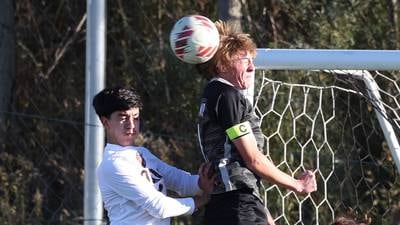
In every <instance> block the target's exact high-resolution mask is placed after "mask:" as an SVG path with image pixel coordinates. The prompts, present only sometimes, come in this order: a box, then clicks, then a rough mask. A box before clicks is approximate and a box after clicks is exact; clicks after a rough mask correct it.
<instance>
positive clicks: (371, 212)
mask: <svg viewBox="0 0 400 225" xmlns="http://www.w3.org/2000/svg"><path fill="white" fill-rule="evenodd" d="M335 67H339V68H340V66H335ZM346 68H353V67H349V66H347V67H346ZM278 69H279V68H278ZM282 69H287V68H282ZM290 69H291V70H277V68H274V70H257V76H256V81H255V91H254V105H255V110H256V113H257V114H258V115H259V116H260V118H261V121H262V122H261V128H262V130H263V134H264V137H265V140H266V145H265V148H264V153H265V155H266V156H267V157H268V158H269V159H270V160H271V161H272V162H274V163H275V165H276V166H277V167H278V168H280V169H281V170H283V171H285V172H287V173H288V174H291V175H292V176H297V175H299V174H301V172H303V171H304V170H306V169H311V170H313V171H314V173H315V176H316V178H317V183H318V191H317V192H315V193H312V194H310V195H307V196H298V195H296V194H295V193H293V192H291V191H288V190H286V189H283V188H280V187H278V186H276V185H273V184H269V183H267V182H265V183H264V184H265V185H264V190H263V193H264V198H265V203H266V206H267V208H268V209H269V211H270V212H271V214H272V216H273V218H274V220H275V223H276V224H290V225H292V224H307V225H309V224H322V225H327V224H330V223H331V222H332V221H333V220H334V219H335V218H336V217H337V216H341V215H345V214H349V213H351V214H353V215H355V216H356V217H358V218H362V219H364V220H366V221H369V222H370V223H371V224H391V223H392V222H393V221H392V214H393V210H394V209H395V208H396V207H398V206H399V205H398V204H399V203H398V200H399V199H400V178H399V170H398V169H399V168H398V166H399V162H398V160H399V154H400V153H399V151H400V149H399V146H398V140H399V134H400V117H399V115H400V88H399V84H400V76H399V74H398V73H397V74H396V73H395V72H388V71H385V72H377V71H375V72H368V71H349V70H315V71H314V70H303V69H302V70H293V68H290ZM310 69H313V68H310ZM328 69H332V67H330V68H328ZM366 81H367V82H366ZM396 164H397V166H396Z"/></svg>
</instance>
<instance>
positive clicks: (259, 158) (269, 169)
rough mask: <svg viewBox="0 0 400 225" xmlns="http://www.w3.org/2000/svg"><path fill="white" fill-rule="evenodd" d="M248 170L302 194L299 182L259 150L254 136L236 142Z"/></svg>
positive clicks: (247, 136)
mask: <svg viewBox="0 0 400 225" xmlns="http://www.w3.org/2000/svg"><path fill="white" fill-rule="evenodd" d="M234 144H235V146H236V147H237V149H238V151H239V152H240V155H241V156H242V158H243V160H244V161H245V163H246V166H247V168H249V169H250V170H251V171H253V172H254V173H255V174H257V175H258V176H259V177H261V178H262V179H264V180H267V181H269V182H271V183H273V184H277V185H279V186H281V187H284V188H288V189H290V190H292V191H295V192H300V191H301V189H302V187H301V185H300V183H299V182H298V180H296V179H294V178H293V177H291V176H289V175H288V174H286V173H284V172H283V171H281V170H279V169H278V168H277V167H276V166H275V165H274V164H273V163H272V162H271V161H269V160H268V159H267V158H266V157H265V156H264V155H263V154H262V153H261V152H260V151H259V150H258V148H257V142H256V140H255V138H254V136H252V135H246V136H244V137H241V138H238V139H237V140H235V141H234Z"/></svg>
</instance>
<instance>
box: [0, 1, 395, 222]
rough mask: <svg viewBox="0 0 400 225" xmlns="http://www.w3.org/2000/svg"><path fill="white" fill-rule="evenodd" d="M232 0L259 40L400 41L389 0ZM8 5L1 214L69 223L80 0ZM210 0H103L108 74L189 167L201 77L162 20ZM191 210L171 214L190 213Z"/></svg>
mask: <svg viewBox="0 0 400 225" xmlns="http://www.w3.org/2000/svg"><path fill="white" fill-rule="evenodd" d="M241 2H242V3H243V5H242V13H243V18H242V27H243V29H244V30H245V31H246V32H248V33H250V34H251V35H252V36H253V37H254V39H255V41H256V42H257V44H258V46H259V47H263V48H264V47H274V48H345V49H353V48H354V49H368V48H370V49H393V48H395V47H396V46H399V43H400V40H399V39H398V37H399V36H400V35H399V34H398V33H396V32H398V30H399V24H398V23H397V21H396V18H398V15H397V14H396V13H398V12H397V11H396V10H395V7H394V5H392V4H393V3H391V2H392V1H385V0H371V1H359V0H350V1H344V0H340V1H328V0H320V1H311V0H300V1H293V0H281V1H276V0H265V1H245V0H242V1H241ZM14 4H15V20H16V21H15V32H16V45H17V46H16V47H17V58H16V61H17V63H16V64H17V66H16V68H17V69H16V74H15V83H14V85H13V90H12V91H13V98H12V109H11V112H7V113H6V114H3V116H5V117H4V118H5V119H4V120H2V121H1V122H2V123H1V126H0V134H1V136H2V137H1V142H2V143H0V144H1V145H0V148H1V153H0V162H1V163H0V190H1V191H0V193H1V196H2V203H1V204H0V211H1V213H0V218H1V221H2V222H0V224H14V225H18V224H32V225H33V224H76V223H77V222H82V221H81V220H82V217H83V205H82V204H83V162H84V154H83V153H84V141H83V133H84V104H85V102H84V101H85V97H84V93H85V41H86V40H85V28H84V22H85V11H86V1H81V0H69V1H64V0H60V1H50V0H41V1H38V0H19V1H15V3H14ZM216 5H217V2H216V1H208V0H190V1H181V0H172V1H165V0H148V1H122V0H115V1H108V6H107V8H108V9H107V10H108V11H107V15H108V18H107V61H106V64H107V67H106V73H107V80H106V85H107V86H111V85H115V84H122V85H127V86H132V87H134V88H136V89H138V91H139V92H140V94H141V95H142V97H143V99H144V102H145V106H144V110H143V138H142V143H143V144H144V145H146V146H148V147H149V148H151V149H154V151H155V152H156V154H157V155H158V156H159V157H160V158H162V159H163V160H166V161H167V162H170V163H172V164H174V165H176V166H177V167H180V168H184V169H186V170H189V171H191V172H196V168H197V167H198V165H199V163H200V162H201V156H200V154H199V150H198V147H197V139H196V136H195V135H196V134H195V132H196V128H195V123H194V121H195V120H196V116H197V102H198V98H199V96H200V91H201V87H202V86H203V85H204V80H203V79H201V77H200V76H199V75H198V74H197V72H196V70H195V69H194V68H193V67H192V66H189V65H187V64H184V63H182V62H180V61H178V60H177V59H175V58H174V56H173V55H172V52H171V51H170V48H169V40H168V38H169V31H170V29H171V27H172V25H173V23H174V22H175V21H176V20H177V19H179V18H180V17H181V16H183V15H187V14H195V13H198V14H202V15H206V16H207V17H209V18H211V19H212V20H217V19H218V15H217V11H216ZM396 15H397V17H396ZM300 77H301V76H300ZM291 79H298V80H299V81H300V82H301V79H308V78H304V76H303V77H302V78H291ZM396 196H398V195H396ZM200 217H201V213H200V214H197V215H196V216H195V217H194V219H192V217H182V218H178V219H174V221H173V222H174V224H198V223H200V222H199V221H201V220H200V219H199V218H200Z"/></svg>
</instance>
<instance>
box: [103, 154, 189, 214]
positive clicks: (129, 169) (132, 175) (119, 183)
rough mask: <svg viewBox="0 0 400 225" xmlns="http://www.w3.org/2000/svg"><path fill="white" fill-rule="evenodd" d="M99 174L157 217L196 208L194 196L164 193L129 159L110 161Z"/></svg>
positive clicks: (123, 194) (127, 197) (110, 184)
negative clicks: (177, 195) (173, 195)
mask: <svg viewBox="0 0 400 225" xmlns="http://www.w3.org/2000/svg"><path fill="white" fill-rule="evenodd" d="M98 176H99V179H102V180H103V181H104V183H105V184H106V185H108V186H109V187H110V188H112V189H113V190H114V191H115V192H116V193H118V194H119V195H121V196H123V197H124V198H126V199H128V200H130V201H132V202H134V204H136V205H137V206H138V207H140V208H141V209H143V210H145V211H147V212H148V213H149V214H150V215H152V216H154V217H156V218H168V217H174V216H179V215H185V214H192V213H193V212H194V210H195V204H194V200H193V198H171V197H168V196H166V195H164V194H163V193H161V192H159V191H158V190H156V188H155V187H154V186H153V185H152V183H150V182H149V181H147V180H146V178H144V177H143V176H141V175H140V167H138V166H136V165H132V163H129V162H128V161H124V160H117V161H114V162H112V163H109V164H108V165H106V166H105V167H103V168H102V169H101V170H100V171H98Z"/></svg>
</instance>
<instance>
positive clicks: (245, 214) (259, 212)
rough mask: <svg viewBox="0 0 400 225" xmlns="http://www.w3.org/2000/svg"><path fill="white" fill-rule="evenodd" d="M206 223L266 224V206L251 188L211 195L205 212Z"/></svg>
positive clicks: (231, 224) (219, 224) (229, 224)
mask: <svg viewBox="0 0 400 225" xmlns="http://www.w3.org/2000/svg"><path fill="white" fill-rule="evenodd" d="M204 224H205V225H266V224H267V215H266V213H265V207H264V205H263V204H262V202H261V201H260V199H258V198H257V197H256V196H254V195H253V194H251V190H247V189H245V190H236V191H230V192H226V193H223V194H216V195H212V196H211V200H210V202H209V203H208V204H207V205H206V210H205V212H204Z"/></svg>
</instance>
